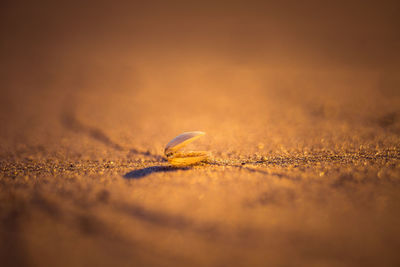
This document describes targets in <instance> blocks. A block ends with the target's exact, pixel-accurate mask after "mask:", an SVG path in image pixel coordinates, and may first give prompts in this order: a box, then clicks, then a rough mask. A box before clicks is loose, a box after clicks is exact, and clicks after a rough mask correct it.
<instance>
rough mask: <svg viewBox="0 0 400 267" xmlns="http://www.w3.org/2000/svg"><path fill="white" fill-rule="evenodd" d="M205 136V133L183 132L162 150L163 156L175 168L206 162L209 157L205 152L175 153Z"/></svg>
mask: <svg viewBox="0 0 400 267" xmlns="http://www.w3.org/2000/svg"><path fill="white" fill-rule="evenodd" d="M205 134H206V133H205V132H199V131H195V132H185V133H182V134H180V135H178V136H177V137H175V138H174V139H172V140H171V141H170V142H169V143H168V144H167V145H166V146H165V149H164V154H165V156H166V157H167V159H168V161H169V163H171V164H172V165H175V166H187V165H192V164H195V163H199V162H201V161H204V160H206V159H207V158H208V156H209V153H208V152H207V151H190V152H186V153H184V152H177V151H178V150H180V149H181V148H182V147H184V146H186V145H187V144H189V143H191V142H193V141H194V140H196V139H198V138H200V137H201V136H203V135H205Z"/></svg>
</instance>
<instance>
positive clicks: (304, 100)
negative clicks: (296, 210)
mask: <svg viewBox="0 0 400 267" xmlns="http://www.w3.org/2000/svg"><path fill="white" fill-rule="evenodd" d="M399 11H400V5H399V3H398V1H379V2H378V1H335V2H334V3H326V2H321V1H305V2H298V1H190V2H188V1H118V2H114V1H84V2H81V1H56V2H54V1H39V2H31V1H3V2H2V4H1V18H0V20H1V23H0V25H1V33H2V34H1V37H0V38H1V39H0V40H1V43H0V47H1V48H0V49H1V52H0V53H1V66H0V68H1V70H0V71H1V72H0V75H1V89H0V90H1V100H0V101H1V105H0V109H1V112H0V114H1V115H0V120H1V124H2V125H3V126H2V127H1V130H0V131H1V132H0V137H1V140H2V141H1V151H2V153H5V151H6V152H7V155H11V154H13V153H14V152H15V151H16V149H17V147H18V146H19V147H22V148H20V150H21V151H23V150H24V149H25V150H27V149H28V150H29V146H33V148H32V149H33V150H35V151H36V150H37V148H38V147H39V150H41V151H42V152H43V153H45V154H49V153H56V152H57V151H59V149H60V146H65V147H69V148H68V149H67V150H64V151H63V153H61V154H62V155H66V153H72V152H73V153H75V154H73V153H72V154H71V155H69V156H71V157H75V156H77V154H79V151H81V150H82V148H84V147H86V148H87V149H89V148H90V147H91V146H92V145H91V144H88V142H86V143H85V142H83V141H82V142H83V143H79V146H78V147H76V148H75V147H74V145H73V144H72V145H71V144H70V143H71V140H72V139H74V140H75V139H76V138H75V137H76V136H74V129H75V133H76V130H77V123H78V124H83V125H85V126H88V127H96V128H97V129H101V131H102V132H103V133H104V135H107V136H108V137H110V136H111V137H112V139H113V140H118V142H119V143H120V145H122V146H125V145H126V146H131V147H132V146H133V147H135V146H136V147H137V148H138V149H150V150H151V151H152V152H154V153H160V150H161V149H162V146H163V144H165V143H166V142H167V141H168V140H169V139H171V138H172V137H173V136H175V135H176V134H178V133H180V132H182V131H185V130H197V129H199V130H204V131H207V132H210V131H211V133H213V136H216V133H219V134H222V133H221V131H223V132H224V134H223V135H222V136H221V138H219V139H221V140H216V141H218V142H219V144H220V145H221V149H228V148H229V146H230V145H232V141H234V139H235V140H236V139H241V138H243V137H244V138H248V139H250V140H251V139H255V136H257V138H258V139H259V140H257V141H256V140H254V144H253V143H251V141H250V143H251V145H256V143H258V141H262V142H263V141H267V140H264V139H267V138H264V139H263V136H265V134H266V132H270V131H278V130H277V129H280V130H279V131H282V132H284V133H286V134H287V133H288V131H289V132H290V129H291V128H292V127H297V126H299V127H300V126H301V125H304V124H305V121H304V119H305V118H308V119H312V120H314V121H315V120H317V121H318V122H321V123H323V122H324V121H327V120H330V121H337V120H339V121H341V124H340V125H341V126H343V123H344V122H346V123H347V124H348V125H350V126H351V125H354V124H359V123H360V122H363V123H364V124H365V123H366V124H371V123H372V126H373V127H375V126H376V127H378V128H379V125H381V126H382V124H383V125H384V126H388V127H391V130H394V131H396V132H397V133H398V130H399V127H398V123H397V121H398V119H397V117H398V115H399V113H398V107H399V103H400V102H399V94H400V93H399V92H400V90H399V84H400V81H399V77H400V75H399V69H400V53H398V51H399V48H400V35H399V33H398V29H399V26H400V24H399V17H398V14H399ZM375 122H377V124H375ZM74 123H75V124H74ZM308 123H309V121H307V127H306V128H307V129H304V130H305V131H306V132H308V131H310V127H308V126H309V124H308ZM312 123H313V124H314V123H315V122H312ZM385 123H386V124H388V125H386V124H385ZM348 125H347V126H348ZM81 126H82V125H81ZM336 126H337V125H336ZM336 126H335V127H336ZM341 126H340V127H341ZM347 126H346V125H345V126H343V127H347ZM78 128H79V127H78ZM71 129H72V131H70V130H71ZM228 129H229V130H228ZM238 129H240V131H238ZM332 129H333V128H332ZM81 130H82V129H81ZM234 132H235V133H234ZM392 132H393V131H392ZM159 133H163V134H165V138H161V139H160V137H159ZM319 134H322V133H319ZM296 136H298V137H299V136H300V139H301V140H306V139H307V137H305V136H302V132H301V129H299V128H296V130H295V131H294V132H293V134H290V136H288V137H287V138H284V139H286V140H289V139H293V138H294V139H296ZM63 138H64V139H63ZM65 138H67V139H65ZM71 138H72V139H71ZM216 138H217V137H216ZM229 138H234V139H231V140H229ZM217 139H218V138H217ZM226 139H228V140H229V141H228V142H226V143H224V140H226ZM62 140H64V141H65V143H63V141H62ZM268 140H269V141H268V143H269V144H270V145H269V147H266V149H271V150H273V149H276V148H277V147H278V145H277V143H279V142H280V144H281V145H282V142H289V141H284V140H275V139H274V137H273V135H272V136H269V137H268ZM109 141H110V140H109ZM74 142H81V141H77V140H75V141H74ZM293 142H295V143H296V142H298V140H297V141H296V140H295V141H293ZM266 143H267V142H266ZM275 143H276V145H274V144H275ZM26 144H28V145H29V146H28V147H27V146H26ZM97 145H100V146H102V144H98V143H96V142H95V143H94V145H93V146H97ZM87 146H88V147H87ZM287 146H289V147H290V146H292V144H287ZM61 149H63V148H61ZM93 149H94V148H93ZM105 149H106V150H109V149H108V148H107V147H105ZM17 150H18V149H17ZM113 150H115V149H113ZM97 152H98V151H97ZM97 152H94V153H92V155H91V156H90V157H92V158H93V157H94V158H97V157H98V156H99V154H98V153H97ZM30 153H33V152H32V151H31V152H30ZM110 153H114V152H110ZM83 154H86V155H89V154H90V153H83ZM37 156H39V155H37ZM114 156H115V157H119V156H118V155H117V154H115V153H114ZM123 156H125V155H123Z"/></svg>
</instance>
